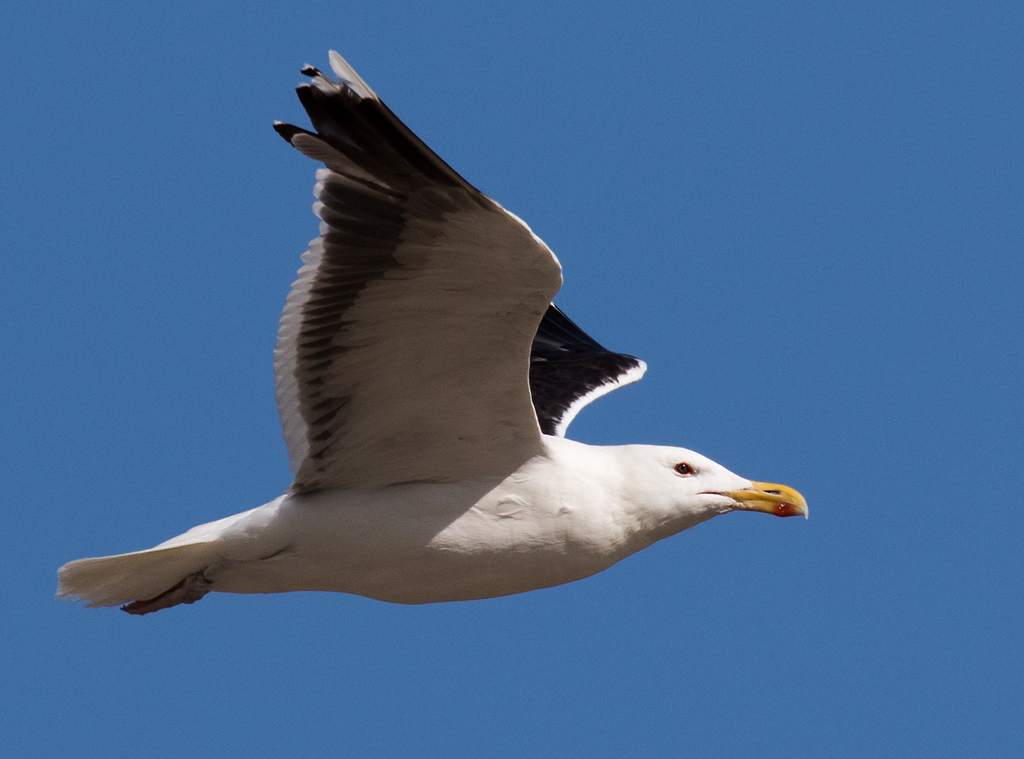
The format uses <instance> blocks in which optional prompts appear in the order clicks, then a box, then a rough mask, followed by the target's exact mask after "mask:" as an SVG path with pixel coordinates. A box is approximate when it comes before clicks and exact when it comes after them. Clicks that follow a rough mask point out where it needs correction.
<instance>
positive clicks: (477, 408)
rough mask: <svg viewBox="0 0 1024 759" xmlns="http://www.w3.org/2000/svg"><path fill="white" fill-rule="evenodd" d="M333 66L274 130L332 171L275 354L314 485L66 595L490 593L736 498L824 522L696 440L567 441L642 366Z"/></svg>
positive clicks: (148, 604) (551, 580)
mask: <svg viewBox="0 0 1024 759" xmlns="http://www.w3.org/2000/svg"><path fill="white" fill-rule="evenodd" d="M331 62H332V66H333V67H334V70H335V72H336V73H337V74H338V76H339V78H340V81H339V82H337V83H335V82H333V81H330V80H329V79H327V78H326V77H325V76H324V75H323V74H321V72H319V71H318V70H316V69H313V68H311V67H307V68H306V69H305V70H304V71H305V73H308V74H310V75H311V76H312V77H313V81H312V83H311V84H307V85H302V86H300V87H299V90H298V92H299V96H300V99H301V100H302V103H303V105H304V106H305V108H306V110H307V112H308V113H309V115H310V118H311V119H312V121H313V123H314V126H315V127H316V129H317V132H316V133H313V132H307V131H305V130H303V129H300V128H298V127H293V126H290V125H286V124H278V125H276V127H275V128H277V130H278V132H279V133H280V134H281V135H282V136H283V137H284V138H285V139H287V140H288V141H289V142H290V143H291V144H292V145H293V146H295V147H297V148H298V149H299V150H300V151H302V152H303V153H305V154H306V155H308V156H310V157H313V158H316V159H317V160H320V161H323V162H324V163H325V164H326V166H327V168H325V169H321V170H320V171H318V173H317V179H318V183H317V186H316V191H315V192H316V196H317V198H318V202H317V204H316V205H315V206H314V210H315V211H316V213H317V215H319V216H320V218H321V236H320V238H318V239H317V240H314V241H313V243H311V244H310V249H309V252H308V253H307V254H306V255H305V256H304V257H303V260H304V262H305V266H304V267H303V268H302V269H301V270H300V271H299V276H298V279H297V280H296V282H295V283H294V284H293V286H292V292H291V295H290V296H289V298H288V303H287V305H286V307H285V310H284V315H283V316H282V320H281V328H280V332H279V335H278V346H277V350H276V351H275V376H276V380H277V393H276V395H277V400H278V408H279V411H280V414H281V421H282V426H283V428H284V435H285V440H286V442H287V444H288V452H289V458H290V460H291V465H292V470H293V471H294V472H295V475H296V477H295V481H294V482H293V484H292V486H291V487H290V488H289V490H288V492H287V493H286V494H285V495H283V496H281V497H279V498H277V499H275V500H273V501H271V502H270V503H267V504H265V505H263V506H260V507H259V508H256V509H253V510H251V511H247V512H244V513H241V514H237V515H235V516H232V517H228V518H226V519H221V520H219V521H216V522H211V523H209V524H204V525H200V526H198V527H195V528H193V529H192V530H189V531H188V532H186V533H184V534H182V535H179V536H178V537H176V538H173V539H171V540H169V541H167V542H165V543H162V544H161V545H159V546H156V547H155V548H153V549H149V550H148V551H139V552H136V553H130V554H121V555H117V556H108V557H102V558H96V559H81V560H78V561H74V562H71V563H69V564H67V565H65V566H64V567H62V568H61V570H60V579H61V585H60V588H59V590H58V595H60V596H63V597H71V598H78V599H80V600H84V601H86V602H87V605H89V606H111V605H118V604H127V606H125V608H126V610H127V611H130V612H132V613H139V614H144V613H148V612H151V611H156V610H158V609H162V608H166V607H168V606H173V605H176V604H180V603H192V602H194V601H196V600H198V599H199V598H201V597H202V596H203V595H205V594H206V593H207V592H209V591H211V590H215V591H222V592H231V593H275V592H286V591H293V590H326V591H339V592H344V593H353V594H357V595H362V596H367V597H370V598H376V599H380V600H383V601H391V602H397V603H409V604H416V603H431V602H439V601H457V600H470V599H477V598H488V597H494V596H502V595H509V594H512V593H520V592H524V591H529V590H533V589H536V588H542V587H550V586H553V585H560V584H562V583H566V582H571V581H573V580H578V579H581V578H584V577H587V576H589V575H592V574H595V573H596V572H600V571H601V570H603V569H606V568H608V567H609V566H611V565H612V564H614V563H615V562H617V561H619V560H621V559H623V558H625V557H626V556H629V555H630V554H633V553H635V552H636V551H639V550H641V549H643V548H645V547H647V546H649V545H651V544H652V543H654V542H655V541H657V540H660V539H662V538H665V537H668V536H669V535H673V534H675V533H678V532H680V531H681V530H685V529H687V528H689V527H692V526H694V525H696V524H698V523H700V522H702V521H705V520H707V519H710V518H711V517H713V516H715V515H717V514H722V513H725V512H728V511H732V510H736V509H741V510H750V511H763V512H768V513H774V514H777V515H779V516H790V515H794V514H803V515H806V504H805V503H804V501H803V499H802V497H801V496H800V495H799V494H798V493H796V491H794V490H792V489H790V488H786V487H785V486H781V485H768V484H765V483H757V482H752V481H750V480H747V479H744V478H742V477H739V476H738V475H735V474H733V473H731V472H729V471H728V470H727V469H725V468H724V467H722V466H720V465H718V464H716V463H714V462H712V461H710V460H708V459H706V458H705V457H703V456H700V455H699V454H696V453H694V452H692V451H688V450H686V449H682V448H667V447H656V446H642V445H632V446H614V447H595V446H586V445H583V444H581V443H576V442H573V441H571V440H566V439H565V438H564V437H562V435H564V432H565V429H566V427H567V426H568V424H569V422H570V421H571V420H572V418H573V417H574V416H575V414H576V413H577V412H578V411H579V409H580V408H581V407H582V406H584V405H586V404H587V403H589V402H590V401H592V400H593V399H595V398H597V397H599V396H601V395H603V394H604V393H606V392H609V391H610V390H613V389H615V388H617V387H620V386H621V385H623V384H627V383H629V382H634V381H636V380H637V379H639V378H640V376H641V375H642V373H643V371H644V368H645V367H644V364H643V362H641V361H639V360H638V359H635V358H632V357H630V356H625V355H622V354H617V353H612V352H610V351H607V350H606V349H604V348H603V347H601V346H600V345H599V344H598V343H596V342H595V341H594V340H593V339H591V338H590V337H589V336H587V335H586V334H585V333H583V332H582V331H581V330H580V329H579V328H578V327H576V325H575V324H573V323H572V322H571V321H569V320H568V318H566V317H565V315H564V314H562V313H561V312H560V311H559V310H558V309H557V308H556V307H555V306H554V305H553V304H552V303H551V299H552V298H553V297H554V294H555V293H556V292H557V290H558V288H559V286H560V284H561V268H560V266H559V264H558V261H557V260H556V259H555V257H554V255H553V254H552V253H551V251H550V250H548V248H547V247H546V246H545V245H544V243H543V242H542V241H541V240H540V239H538V238H537V237H536V235H534V234H533V233H532V232H531V231H530V229H529V227H527V226H526V225H525V224H524V223H523V222H522V221H521V220H519V219H518V218H516V217H515V216H513V215H512V214H510V213H508V212H507V211H505V210H504V209H502V208H501V207H500V206H499V205H498V204H497V203H495V202H494V201H492V200H491V199H490V198H487V197H486V196H485V195H483V194H481V193H480V192H479V191H478V190H476V189H475V188H474V187H472V186H471V185H469V184H468V183H467V182H466V181H465V180H464V179H462V178H461V177H460V176H459V175H458V174H456V173H455V172H454V171H452V170H451V169H450V168H449V167H448V166H447V164H445V163H444V162H443V161H441V160H440V159H439V158H438V157H437V156H436V155H434V154H433V152H432V151H430V150H429V148H427V147H426V146H425V145H424V144H423V143H422V142H420V141H419V139H418V138H416V136H415V135H414V134H412V132H411V131H409V130H408V128H407V127H405V125H404V124H402V123H401V122H400V121H398V119H397V118H396V117H395V116H394V115H393V114H392V113H391V112H390V111H389V110H388V109H387V108H386V106H384V105H383V103H381V102H380V100H379V99H378V98H377V97H376V95H375V94H374V93H373V92H372V90H370V89H369V87H367V86H366V84H365V83H364V82H363V81H362V80H361V79H360V78H359V77H358V75H356V74H355V72H354V71H352V69H351V68H350V67H349V66H348V64H347V63H345V61H344V60H342V59H341V58H340V56H337V54H334V53H332V59H331Z"/></svg>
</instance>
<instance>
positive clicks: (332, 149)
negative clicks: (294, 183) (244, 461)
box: [274, 51, 561, 492]
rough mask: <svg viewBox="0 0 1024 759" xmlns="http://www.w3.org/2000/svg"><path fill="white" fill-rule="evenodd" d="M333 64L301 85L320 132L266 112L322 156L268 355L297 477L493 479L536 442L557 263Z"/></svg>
mask: <svg viewBox="0 0 1024 759" xmlns="http://www.w3.org/2000/svg"><path fill="white" fill-rule="evenodd" d="M331 66H332V68H333V69H334V72H335V73H336V74H337V76H338V77H339V81H338V82H334V81H331V80H330V79H328V78H327V77H326V76H324V75H323V74H322V73H321V72H320V71H318V70H317V69H314V68H312V67H308V66H307V67H306V68H305V69H303V73H305V74H307V75H309V76H311V77H312V81H311V82H310V83H308V84H302V85H300V86H299V87H298V89H297V92H298V95H299V99H300V101H301V102H302V105H303V106H304V108H305V109H306V112H307V114H308V115H309V118H310V120H311V121H312V123H313V127H314V129H315V130H316V131H315V133H314V132H310V131H307V130H305V129H300V128H299V127H295V126H292V125H289V124H280V123H279V124H275V129H276V130H277V131H278V133H279V134H280V135H281V136H282V137H284V138H285V139H286V140H287V141H288V142H289V143H291V144H292V145H293V146H294V147H296V148H297V149H298V150H300V151H301V152H302V153H304V154H305V155H307V156H309V157H311V158H314V159H316V160H318V161H321V162H323V163H324V164H325V165H326V168H323V169H320V170H318V171H317V184H316V187H315V189H314V194H315V196H316V198H317V202H316V203H315V204H314V206H313V208H314V211H315V213H316V214H317V216H319V217H320V220H321V224H320V237H319V238H317V239H316V240H314V241H313V242H312V243H310V246H309V251H308V252H307V253H305V254H304V255H303V262H304V264H305V265H304V266H303V267H302V268H301V269H300V270H299V275H298V278H297V279H296V281H295V283H294V284H293V285H292V289H291V293H290V294H289V296H288V302H287V305H286V306H285V309H284V313H283V315H282V317H281V326H280V330H279V332H278V343H277V348H276V350H275V355H274V374H275V379H276V384H277V390H276V397H277V404H278V412H279V413H280V416H281V424H282V427H283V428H284V437H285V441H286V443H287V445H288V456H289V459H290V463H291V467H292V471H293V472H294V473H295V482H294V483H293V485H292V489H293V491H294V492H307V491H311V490H317V489H321V488H331V487H347V488H351V487H380V486H384V485H388V484H393V483H400V482H427V481H429V482H454V481H462V480H470V479H480V478H485V477H492V476H505V475H507V474H509V473H511V472H512V471H514V470H515V469H516V468H518V466H519V465H520V464H521V463H522V462H523V461H525V460H526V459H528V458H529V457H530V456H533V455H535V454H536V453H537V452H539V451H540V450H541V445H542V442H541V440H542V439H541V433H540V429H539V427H538V423H537V417H536V415H535V414H534V410H533V405H532V403H531V396H530V384H529V379H528V377H529V367H530V362H531V344H532V342H533V340H534V336H535V335H536V334H537V327H538V325H539V324H540V322H541V319H542V317H543V316H544V314H545V311H546V309H547V308H548V305H549V304H550V302H551V299H552V298H553V297H554V295H555V293H556V292H557V291H558V288H559V287H560V285H561V270H560V267H559V265H558V261H557V260H556V259H555V257H554V255H553V254H552V253H551V251H550V250H548V248H547V246H545V245H544V243H543V242H542V241H541V240H540V239H539V238H538V237H537V236H536V235H534V234H533V233H532V232H531V231H530V229H529V228H528V227H527V226H526V225H525V224H524V223H523V222H522V221H520V220H519V219H518V218H516V217H515V216H513V215H512V214H510V213H508V212H507V211H505V210H504V209H503V208H501V206H499V205H498V204H497V203H495V202H494V201H493V200H491V199H490V198H488V197H487V196H485V195H483V194H482V193H480V192H479V191H478V190H476V189H475V188H474V187H472V186H471V185H470V184H469V183H467V182H466V181H465V180H464V179H463V178H462V177H460V176H459V175H458V174H457V173H455V171H453V170H452V169H451V168H450V167H449V166H448V165H447V164H445V163H444V161H442V160H441V159H440V158H439V157H438V156H437V155H435V154H434V153H433V151H431V150H430V148H428V147H427V146H426V145H425V144H424V143H423V142H422V141H420V140H419V138H417V137H416V135H414V134H413V133H412V132H411V131H410V130H409V129H408V127H406V126H405V125H404V124H403V123H402V122H401V121H399V120H398V118H397V117H396V116H395V115H394V114H393V113H392V112H391V111H390V110H389V109H388V108H387V106H385V105H384V104H383V103H382V102H381V101H380V99H379V98H378V97H377V96H376V95H375V94H374V93H373V91H372V90H371V89H370V88H369V87H367V86H366V83H365V82H363V81H362V79H360V78H359V76H358V74H356V73H355V71H353V70H352V68H351V67H350V66H349V65H348V64H347V63H346V62H345V61H344V60H343V59H342V58H341V56H339V55H338V54H337V53H335V52H333V51H332V52H331Z"/></svg>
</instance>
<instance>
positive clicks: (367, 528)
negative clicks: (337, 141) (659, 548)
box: [158, 437, 745, 604]
mask: <svg viewBox="0 0 1024 759" xmlns="http://www.w3.org/2000/svg"><path fill="white" fill-rule="evenodd" d="M545 449H546V450H545V451H544V453H542V454H539V455H537V456H535V457H533V458H531V459H530V460H529V461H527V462H526V463H525V464H523V466H522V467H521V468H520V469H519V470H517V471H516V472H515V473H513V474H511V475H509V476H508V477H506V478H504V479H493V480H482V481H474V482H460V483H415V484H407V485H396V486H393V487H388V488H383V489H376V490H358V489H356V490H325V491H318V492H316V493H311V494H308V495H283V496H281V497H280V498H277V499H275V500H274V501H271V502H270V503H268V504H265V505H263V506H260V507H259V508H257V509H253V510H252V511H248V512H245V513H242V514H236V515H235V516H232V517H228V518H227V519H222V520H220V521H218V522H212V523H210V524H208V525H200V526H198V527H195V528H193V530H191V531H189V532H187V533H185V534H184V535H181V536H179V537H177V538H174V539H172V540H170V541H168V542H167V543H165V544H164V545H163V546H162V547H167V548H170V547H173V546H176V545H194V544H196V543H197V542H203V543H207V542H208V543H209V546H210V553H209V555H208V556H207V557H205V561H206V562H207V563H206V567H205V569H204V577H205V580H206V581H208V582H210V583H211V585H212V586H214V587H216V588H217V590H222V591H226V592H231V593H273V592H284V591H291V590H327V591H341V592H345V593H354V594H357V595H361V596H368V597H370V598H377V599H380V600H382V601H393V602H398V603H407V604H417V603H431V602H436V601H463V600H469V599H475V598H490V597H494V596H503V595H509V594H512V593H520V592H523V591H527V590H534V589H536V588H542V587H549V586H552V585H560V584H562V583H566V582H571V581H573V580H579V579H581V578H584V577H588V576H590V575H592V574H595V573H597V572H600V571H601V570H603V569H607V568H608V567H609V566H611V565H612V564H614V563H615V562H617V561H619V560H620V559H623V558H625V557H626V556H629V555H630V554H633V553H635V552H636V551H639V550H640V549H642V548H646V547H647V546H648V545H650V544H651V543H653V542H655V541H656V540H659V539H661V538H664V537H667V536H669V535H672V534H674V533H677V532H679V531H681V530H684V529H686V528H688V527H692V526H693V525H695V524H697V523H698V522H702V521H704V520H706V519H710V518H711V517H712V516H714V515H716V514H718V513H722V512H724V511H727V510H728V509H729V508H730V504H729V502H728V500H727V499H725V498H719V499H708V500H707V502H706V503H704V504H702V507H701V508H699V509H693V510H689V509H678V508H675V507H674V505H673V504H672V503H670V502H664V499H659V498H658V497H657V493H656V492H653V490H654V489H653V488H645V487H644V482H645V481H646V482H648V483H650V482H652V481H653V482H657V478H651V479H650V480H648V479H647V478H641V477H638V478H637V481H636V482H633V483H628V482H627V481H626V480H624V478H623V464H624V463H628V464H633V463H634V462H641V461H643V460H644V458H645V457H646V456H649V455H650V454H651V453H652V452H654V451H659V450H660V451H663V454H664V455H663V456H662V458H665V459H666V460H673V461H674V460H675V459H676V458H678V457H679V456H678V453H677V452H676V451H675V450H674V449H671V448H666V449H656V448H653V447H650V446H608V447H604V446H586V445H583V444H580V443H576V442H574V441H571V440H565V439H563V438H556V437H548V438H547V439H546V440H545ZM690 458H694V455H693V454H690ZM642 471H643V470H642V469H640V470H639V471H638V474H639V472H642ZM722 480H723V481H722V486H723V489H736V488H738V487H741V486H743V485H745V481H743V480H742V478H739V477H735V476H733V479H732V481H730V478H729V477H728V476H727V473H723V477H722ZM624 484H631V485H632V487H629V488H628V491H627V497H625V498H623V497H619V496H620V493H619V492H618V491H619V490H620V489H622V488H623V486H624ZM645 490H648V491H651V492H645ZM659 501H662V502H659ZM716 501H717V502H716ZM160 547H161V546H158V548H160Z"/></svg>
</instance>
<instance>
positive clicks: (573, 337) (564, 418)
mask: <svg viewBox="0 0 1024 759" xmlns="http://www.w3.org/2000/svg"><path fill="white" fill-rule="evenodd" d="M645 371H647V364H645V363H644V362H643V361H641V360H640V359H638V358H634V357H633V356H627V355H625V354H622V353H612V352H611V351H610V350H607V349H606V348H603V347H602V346H601V345H600V344H598V342H597V341H596V340H594V339H593V338H592V337H590V336H589V335H588V334H587V333H586V332H584V331H583V330H581V329H580V328H579V327H577V326H576V325H575V324H574V323H573V322H572V320H571V319H569V317H568V316H566V315H565V314H564V313H562V311H561V309H559V308H558V307H557V306H555V304H553V303H552V304H551V305H550V306H549V307H548V310H547V311H546V312H545V314H544V319H543V320H542V321H541V323H540V326H539V327H538V328H537V334H536V336H535V337H534V338H533V347H532V349H531V351H530V391H531V393H532V395H533V407H534V408H535V409H536V411H537V421H538V422H540V428H541V430H543V431H544V434H545V435H558V436H559V437H563V436H564V435H565V430H566V428H567V427H568V426H569V422H571V421H572V420H573V418H574V417H575V416H576V414H578V413H579V411H580V409H581V408H583V407H584V406H586V405H587V404H588V403H590V402H591V401H593V400H594V399H596V398H600V397H601V396H602V395H606V394H607V393H610V392H611V391H612V390H615V389H616V388H620V387H622V386H623V385H628V384H630V383H631V382H636V381H637V380H638V379H640V378H641V377H643V376H644V372H645Z"/></svg>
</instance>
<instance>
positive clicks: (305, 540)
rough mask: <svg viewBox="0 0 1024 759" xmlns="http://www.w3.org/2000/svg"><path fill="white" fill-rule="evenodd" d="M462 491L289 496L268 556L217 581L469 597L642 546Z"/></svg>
mask: <svg viewBox="0 0 1024 759" xmlns="http://www.w3.org/2000/svg"><path fill="white" fill-rule="evenodd" d="M412 495H414V496H415V495H416V494H415V493H414V494H412ZM456 496H457V497H454V498H451V499H450V500H449V501H448V502H447V503H446V504H445V505H444V507H440V506H438V503H437V502H436V500H431V502H430V503H428V504H427V505H428V508H424V506H423V504H422V503H420V502H417V500H416V498H415V497H413V498H411V499H409V501H405V500H398V501H397V502H396V501H394V500H393V499H392V500H391V501H390V502H389V503H387V504H384V503H380V502H373V501H372V500H371V501H369V502H367V503H361V502H354V503H344V504H326V503H316V502H313V503H307V504H291V505H288V504H285V506H284V507H281V508H279V509H278V512H277V513H275V514H274V515H273V518H272V520H271V521H272V522H273V524H272V527H271V528H269V529H268V528H267V527H266V526H261V534H264V535H268V534H269V535H274V536H275V540H276V542H270V543H267V544H266V545H265V551H266V552H265V554H263V555H262V556H261V557H260V558H257V559H251V558H247V559H245V560H241V561H239V560H232V559H231V558H230V556H229V557H228V560H226V561H225V562H224V563H223V564H222V565H220V566H217V567H212V568H211V570H210V571H209V572H208V573H207V574H208V576H209V579H211V580H212V582H213V587H212V589H213V590H218V591H224V592H231V593H277V592H287V591H294V590H321V591H336V592H343V593H353V594H356V595H360V596H366V597H369V598H375V599H379V600H382V601H391V602H395V603H404V604H420V603H434V602H440V601H463V600H471V599H478V598H492V597H496V596H504V595H511V594H514V593H522V592H525V591H529V590H534V589H537V588H543V587H551V586H554V585H561V584H563V583H567V582H571V581H573V580H578V579H581V578H583V577H587V576H589V575H592V574H595V573H596V572H600V571H601V570H603V569H606V568H607V567H609V566H611V565H612V564H614V563H615V562H616V561H618V560H619V559H621V558H623V556H625V555H628V553H632V550H624V549H623V547H622V546H615V545H610V544H606V543H604V542H601V541H592V540H589V539H588V537H587V534H586V533H587V531H586V529H581V528H580V525H579V524H578V522H577V521H576V520H574V519H573V518H572V516H573V515H571V514H566V513H564V510H562V513H559V512H558V511H553V510H550V509H544V508H539V509H537V508H533V507H531V506H530V505H529V504H524V503H518V504H515V505H516V506H517V507H518V508H509V506H510V504H509V503H507V502H502V501H501V499H500V498H491V499H490V500H488V499H487V498H486V496H485V497H480V494H479V493H476V492H470V493H462V492H459V493H456ZM467 501H468V506H467ZM257 511H258V510H257ZM250 553H251V550H250Z"/></svg>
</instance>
